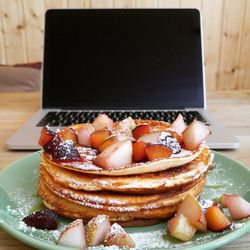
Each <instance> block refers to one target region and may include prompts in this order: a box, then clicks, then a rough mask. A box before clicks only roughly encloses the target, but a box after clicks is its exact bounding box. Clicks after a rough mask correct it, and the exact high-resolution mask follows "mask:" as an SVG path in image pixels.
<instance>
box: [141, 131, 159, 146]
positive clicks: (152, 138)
mask: <svg viewBox="0 0 250 250" xmlns="http://www.w3.org/2000/svg"><path fill="white" fill-rule="evenodd" d="M160 135H161V132H160V131H157V132H151V133H148V134H145V135H143V136H141V137H139V138H138V141H144V142H145V143H150V144H159V136H160Z"/></svg>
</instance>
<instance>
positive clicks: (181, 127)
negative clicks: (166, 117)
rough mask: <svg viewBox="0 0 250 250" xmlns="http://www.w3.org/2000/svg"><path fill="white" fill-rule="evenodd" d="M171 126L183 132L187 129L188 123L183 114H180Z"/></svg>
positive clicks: (178, 131)
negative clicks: (186, 123)
mask: <svg viewBox="0 0 250 250" xmlns="http://www.w3.org/2000/svg"><path fill="white" fill-rule="evenodd" d="M170 128H172V129H174V130H175V131H177V133H179V134H182V132H183V131H184V130H185V128H186V125H185V122H184V120H183V116H182V114H179V115H178V116H177V118H176V119H175V120H174V121H173V122H172V123H171V124H170Z"/></svg>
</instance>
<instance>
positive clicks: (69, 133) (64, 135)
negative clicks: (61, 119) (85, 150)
mask: <svg viewBox="0 0 250 250" xmlns="http://www.w3.org/2000/svg"><path fill="white" fill-rule="evenodd" d="M57 135H58V136H59V138H60V139H61V140H62V141H67V140H71V141H72V142H73V143H77V141H78V140H77V135H76V132H75V130H74V129H73V128H71V127H66V128H61V129H60V130H59V132H58V133H57Z"/></svg>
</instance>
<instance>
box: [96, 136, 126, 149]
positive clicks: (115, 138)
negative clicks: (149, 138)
mask: <svg viewBox="0 0 250 250" xmlns="http://www.w3.org/2000/svg"><path fill="white" fill-rule="evenodd" d="M127 139H129V137H128V136H127V135H124V134H118V135H111V136H109V137H108V138H107V139H106V140H105V141H104V143H102V144H101V145H100V146H99V148H98V150H99V152H102V151H104V149H106V148H107V147H109V146H111V145H112V144H114V143H116V142H118V141H124V140H127Z"/></svg>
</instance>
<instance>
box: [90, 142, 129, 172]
mask: <svg viewBox="0 0 250 250" xmlns="http://www.w3.org/2000/svg"><path fill="white" fill-rule="evenodd" d="M131 163H132V142H131V141H130V140H125V141H119V142H116V143H114V144H112V145H111V146H109V147H107V148H106V149H105V150H104V151H103V152H102V153H101V154H99V155H98V156H97V157H96V158H95V159H94V164H96V165H97V166H100V167H102V168H103V169H107V170H111V169H118V168H122V167H124V166H127V165H129V164H131Z"/></svg>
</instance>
